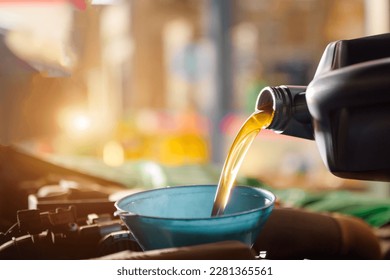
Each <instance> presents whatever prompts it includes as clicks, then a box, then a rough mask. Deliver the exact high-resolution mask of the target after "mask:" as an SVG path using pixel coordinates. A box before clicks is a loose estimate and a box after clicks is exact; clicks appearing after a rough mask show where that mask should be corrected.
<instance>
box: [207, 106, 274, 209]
mask: <svg viewBox="0 0 390 280" xmlns="http://www.w3.org/2000/svg"><path fill="white" fill-rule="evenodd" d="M272 118H273V110H272V109H265V110H261V111H255V112H254V113H253V114H252V115H251V116H250V117H249V118H248V119H247V120H246V121H245V122H244V124H243V125H242V126H241V128H240V130H239V131H238V133H237V135H236V137H235V139H234V141H233V144H232V146H231V147H230V149H229V152H228V155H227V157H226V159H225V163H224V165H223V168H222V172H221V176H220V178H219V183H218V188H217V192H216V194H215V198H214V205H213V209H212V212H211V216H219V215H222V214H223V212H224V211H225V207H226V205H227V203H228V201H229V197H230V192H231V190H232V188H233V186H234V183H235V180H236V177H237V174H238V171H239V169H240V166H241V163H242V162H243V160H244V157H245V154H246V152H247V151H248V150H249V148H250V146H251V144H252V142H253V140H254V139H255V138H256V136H257V135H258V134H259V132H260V131H261V129H262V128H265V127H267V126H268V125H269V124H270V123H271V121H272Z"/></svg>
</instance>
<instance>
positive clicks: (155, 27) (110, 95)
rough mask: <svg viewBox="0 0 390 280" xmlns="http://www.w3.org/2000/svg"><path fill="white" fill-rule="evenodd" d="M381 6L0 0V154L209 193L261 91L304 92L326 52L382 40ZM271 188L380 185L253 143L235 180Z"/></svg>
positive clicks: (295, 146) (288, 146)
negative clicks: (205, 186) (203, 187)
mask: <svg viewBox="0 0 390 280" xmlns="http://www.w3.org/2000/svg"><path fill="white" fill-rule="evenodd" d="M389 2H390V1H388V0H370V1H368V0H344V1H337V0H274V1H267V0H224V1H218V0H128V1H119V0H111V1H109V0H106V1H104V0H101V1H77V0H76V1H60V0H56V1H22V0H18V1H0V33H1V44H0V58H1V59H0V61H1V64H0V85H1V86H0V88H1V89H0V144H1V145H4V146H9V145H13V146H17V147H19V148H22V149H23V150H24V151H27V152H29V153H31V154H33V155H36V156H39V157H41V158H43V159H45V160H47V161H49V162H53V163H55V164H58V165H62V166H66V167H69V168H72V169H77V170H80V171H82V172H85V173H89V174H93V175H97V176H100V177H104V178H108V179H110V180H113V181H117V182H120V183H122V184H124V185H126V186H128V187H145V188H152V187H160V186H164V185H167V184H171V185H172V184H186V183H210V182H211V183H216V182H217V181H218V177H219V173H220V170H221V167H222V164H223V162H224V159H225V157H226V155H227V152H228V149H229V147H230V145H231V143H232V141H233V138H234V137H235V135H236V133H237V132H238V129H239V128H240V126H241V125H242V124H243V122H244V121H245V119H246V118H247V117H248V116H249V115H250V114H251V113H252V112H253V111H254V106H255V100H256V97H257V94H258V93H259V91H260V90H261V89H262V88H263V87H264V86H267V85H272V86H275V85H282V84H289V85H293V84H294V85H307V84H308V83H309V82H310V81H311V79H312V77H313V75H314V72H315V70H316V67H317V65H318V62H319V59H320V57H321V55H322V53H323V51H324V49H325V47H326V45H327V44H328V43H330V42H331V41H335V40H342V39H352V38H356V37H361V36H366V35H374V34H379V33H386V32H389V28H390V20H389V14H390V5H389ZM239 176H240V177H245V178H253V179H256V180H259V181H262V182H265V183H266V184H268V185H270V186H272V187H274V188H281V189H283V188H291V187H294V188H295V187H298V188H302V189H311V190H313V189H320V190H323V189H332V190H334V189H338V190H339V189H354V190H361V189H364V190H369V191H370V192H371V193H373V194H375V195H377V196H380V197H383V196H387V197H388V196H389V190H390V188H389V185H388V184H387V183H380V182H364V181H354V180H344V179H341V178H337V177H335V176H333V175H332V174H330V173H329V171H328V170H327V169H326V168H325V166H324V165H323V163H322V161H321V159H320V156H319V153H318V151H317V147H316V144H315V142H313V141H309V140H302V139H297V138H293V137H288V136H283V135H278V134H276V133H274V132H271V131H262V132H261V133H260V134H259V136H258V137H257V138H256V139H255V142H254V143H253V145H252V146H251V147H250V150H249V152H248V155H247V156H246V158H245V159H244V162H243V166H242V168H241V170H240V172H239Z"/></svg>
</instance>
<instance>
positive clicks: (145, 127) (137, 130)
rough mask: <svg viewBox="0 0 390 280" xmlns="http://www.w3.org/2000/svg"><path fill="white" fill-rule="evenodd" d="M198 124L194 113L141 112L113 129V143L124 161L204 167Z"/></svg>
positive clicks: (205, 157)
mask: <svg viewBox="0 0 390 280" xmlns="http://www.w3.org/2000/svg"><path fill="white" fill-rule="evenodd" d="M203 130H204V127H203V124H202V120H201V119H200V118H199V116H197V115H196V114H194V113H187V114H178V115H170V114H163V113H161V112H160V113H158V112H141V113H139V114H138V115H136V116H132V117H131V118H129V119H128V120H122V121H121V122H120V123H119V124H118V127H117V132H116V136H115V137H116V141H118V143H120V144H121V146H122V148H123V151H124V157H125V159H127V160H139V159H146V160H152V161H156V162H159V163H161V164H167V165H183V164H198V163H207V162H208V161H209V148H208V142H207V139H206V138H205V137H204V136H203V134H204V131H203Z"/></svg>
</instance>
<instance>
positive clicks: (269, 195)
mask: <svg viewBox="0 0 390 280" xmlns="http://www.w3.org/2000/svg"><path fill="white" fill-rule="evenodd" d="M186 187H215V188H217V185H216V184H200V185H199V184H189V185H180V186H166V187H161V188H157V189H150V190H145V191H142V192H138V193H134V194H130V195H127V196H125V197H122V198H120V199H119V200H117V201H116V202H115V204H114V206H115V208H116V209H117V212H118V213H119V214H118V215H119V216H120V217H121V216H125V217H126V216H134V217H142V218H147V219H155V220H167V221H168V220H171V221H194V222H195V221H204V220H223V219H227V218H231V217H235V216H242V215H248V214H250V213H254V212H259V211H264V210H265V209H268V208H270V209H272V208H273V206H274V204H275V201H276V196H275V194H273V193H272V192H271V191H268V190H266V189H264V188H262V187H254V186H247V185H237V186H235V187H234V188H244V189H252V190H256V191H258V192H259V194H261V195H263V196H264V198H266V199H268V200H269V202H268V203H267V204H265V205H264V206H261V207H257V208H254V209H250V210H246V211H241V212H236V213H231V214H224V215H221V216H211V214H210V217H199V218H180V217H178V218H175V217H159V216H151V215H142V214H138V213H134V212H130V211H126V210H123V209H122V208H120V207H119V204H120V202H121V201H123V200H124V199H127V198H129V197H131V196H136V195H139V194H141V193H142V194H145V193H150V192H156V191H163V190H164V189H168V188H169V189H177V188H186ZM210 211H211V209H210ZM210 213H211V212H210Z"/></svg>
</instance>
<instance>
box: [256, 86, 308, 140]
mask: <svg viewBox="0 0 390 280" xmlns="http://www.w3.org/2000/svg"><path fill="white" fill-rule="evenodd" d="M271 108H272V110H273V111H274V117H273V120H272V122H271V123H270V125H269V126H268V127H267V129H271V130H273V131H275V132H277V133H281V134H286V135H290V136H295V137H300V138H305V139H311V140H313V139H314V131H313V125H312V117H311V115H310V112H309V110H308V107H307V103H306V87H305V86H277V87H266V88H264V89H263V90H262V91H260V93H259V95H258V97H257V101H256V106H255V110H270V109H271Z"/></svg>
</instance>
